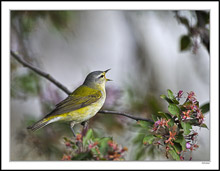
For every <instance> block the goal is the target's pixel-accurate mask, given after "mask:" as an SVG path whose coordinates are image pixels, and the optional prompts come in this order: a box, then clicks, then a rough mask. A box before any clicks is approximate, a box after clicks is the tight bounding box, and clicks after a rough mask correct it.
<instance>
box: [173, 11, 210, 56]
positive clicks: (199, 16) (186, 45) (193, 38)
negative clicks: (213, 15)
mask: <svg viewBox="0 0 220 171" xmlns="http://www.w3.org/2000/svg"><path fill="white" fill-rule="evenodd" d="M191 13H192V15H194V16H195V18H196V20H197V22H196V24H195V25H194V26H192V24H191V23H190V22H189V20H188V19H187V18H186V17H185V16H181V15H180V14H179V12H176V18H177V20H178V21H179V22H180V23H181V24H183V25H184V26H185V27H186V28H187V32H188V33H187V34H186V35H183V36H181V38H180V50H181V51H185V50H189V49H191V48H192V49H193V52H194V53H196V52H197V49H198V48H199V41H200V40H201V42H202V43H203V44H204V46H205V47H206V49H207V51H208V52H209V51H210V43H209V42H210V38H209V37H210V36H209V27H210V26H209V25H210V11H191Z"/></svg>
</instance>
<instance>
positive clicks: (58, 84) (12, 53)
mask: <svg viewBox="0 0 220 171" xmlns="http://www.w3.org/2000/svg"><path fill="white" fill-rule="evenodd" d="M11 55H12V56H13V57H14V58H15V59H16V60H17V61H18V62H19V63H21V64H22V65H23V66H24V67H27V68H29V69H31V70H33V71H34V72H36V73H37V74H39V75H41V76H42V77H44V78H46V79H48V80H49V81H51V82H52V83H53V84H55V85H56V86H57V87H58V88H60V89H61V90H63V91H64V92H65V93H66V94H68V95H69V94H70V93H71V91H69V90H68V89H67V88H66V87H65V86H64V85H62V84H61V83H60V82H58V81H57V80H55V79H54V78H53V77H52V76H51V75H50V74H48V73H45V72H43V71H41V70H40V69H38V68H36V67H34V66H32V65H31V64H29V63H27V62H26V61H24V60H23V59H22V57H21V56H20V55H19V54H17V53H15V52H14V51H12V50H11ZM98 113H101V114H114V115H121V116H125V117H127V118H130V119H134V120H136V121H139V120H142V121H147V122H152V123H153V121H152V120H150V119H147V118H141V117H136V116H133V115H130V114H127V113H124V112H118V111H109V110H100V111H99V112H98Z"/></svg>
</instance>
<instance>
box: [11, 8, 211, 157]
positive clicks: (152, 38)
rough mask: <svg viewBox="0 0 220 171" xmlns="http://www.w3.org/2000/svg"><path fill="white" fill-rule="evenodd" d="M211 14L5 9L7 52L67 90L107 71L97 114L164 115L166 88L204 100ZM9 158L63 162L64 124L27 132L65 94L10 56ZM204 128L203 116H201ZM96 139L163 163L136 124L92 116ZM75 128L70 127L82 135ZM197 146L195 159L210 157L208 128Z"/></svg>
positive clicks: (201, 131)
mask: <svg viewBox="0 0 220 171" xmlns="http://www.w3.org/2000/svg"><path fill="white" fill-rule="evenodd" d="M209 27H210V25H209V11H141V10H140V11H108V10H105V11H96V10H92V11H89V10H88V11H11V27H10V28H11V44H10V46H11V50H13V51H16V52H17V53H19V54H20V55H21V56H22V57H23V59H24V60H26V61H27V62H29V63H31V64H32V65H34V66H36V67H38V68H40V69H41V70H42V71H45V72H47V73H49V74H50V75H52V76H53V77H54V78H55V79H56V80H58V81H59V82H61V83H62V84H63V85H64V86H66V87H67V88H68V89H69V90H71V91H73V90H74V89H75V88H77V87H78V86H79V85H81V84H82V83H83V81H84V79H85V77H86V75H87V74H88V73H90V72H92V71H96V70H106V69H109V68H111V70H110V71H109V72H108V74H107V77H108V78H110V79H112V80H113V81H112V82H108V83H107V99H106V102H105V105H104V107H103V109H109V110H116V111H121V112H128V113H130V114H132V115H135V116H141V117H145V118H151V114H152V113H155V112H157V111H164V110H165V111H166V110H167V104H166V103H165V102H164V101H163V100H162V99H160V95H161V94H165V93H166V91H167V89H171V90H172V91H173V92H174V93H177V92H178V91H179V90H183V91H184V92H185V94H184V96H187V94H186V92H190V91H194V92H195V94H196V97H197V99H198V101H199V102H200V104H201V105H202V104H204V103H207V102H209V100H210V99H209V78H210V77H209V76H210V72H209V58H210V54H209ZM10 74H11V83H10V86H11V101H10V111H11V113H10V119H11V125H10V133H11V139H10V153H11V154H10V159H11V160H12V161H18V160H19V161H23V160H61V158H62V156H63V153H64V151H65V146H64V145H63V137H64V136H67V137H71V136H72V132H71V130H70V129H69V125H68V124H65V123H55V124H51V125H49V126H47V127H45V128H44V129H42V130H39V131H37V132H35V133H30V132H27V130H26V127H27V126H29V125H31V124H32V123H33V122H34V121H37V120H39V119H40V118H42V117H43V116H44V115H46V114H47V113H48V112H49V111H50V110H52V109H53V107H54V106H55V104H56V103H58V102H60V101H61V100H63V99H64V98H66V97H67V95H66V94H65V93H64V92H63V91H62V90H60V89H59V88H57V87H56V86H55V85H54V84H52V83H51V82H49V81H48V80H46V79H45V78H43V77H41V76H39V75H37V74H36V73H34V72H32V71H30V70H29V69H28V68H25V67H23V66H22V65H21V64H20V63H18V62H17V61H16V60H15V59H14V58H13V57H11V72H10ZM205 124H206V125H207V126H208V127H209V128H210V125H209V113H208V114H206V115H205ZM89 127H90V128H92V129H93V130H94V131H95V132H96V134H97V135H100V136H111V137H113V139H114V140H115V141H116V142H117V143H118V144H122V145H123V146H126V147H127V148H128V151H127V154H126V156H125V159H126V160H167V159H166V157H165V155H164V153H161V152H160V151H159V150H158V149H156V148H154V147H152V146H143V144H142V139H143V136H144V133H143V132H142V131H141V128H140V127H138V126H137V124H136V121H135V120H131V119H129V118H125V117H123V116H116V115H107V114H106V115H105V114H97V115H96V116H95V117H93V118H92V119H91V120H90V121H89ZM81 128H82V127H81V125H78V126H76V128H75V130H76V131H78V132H80V130H81ZM195 130H196V131H198V133H199V137H198V144H199V146H200V147H199V148H198V149H197V150H196V151H194V152H193V155H192V157H193V158H192V159H193V160H202V161H206V160H210V151H209V150H210V145H209V144H210V142H209V130H208V129H204V128H195Z"/></svg>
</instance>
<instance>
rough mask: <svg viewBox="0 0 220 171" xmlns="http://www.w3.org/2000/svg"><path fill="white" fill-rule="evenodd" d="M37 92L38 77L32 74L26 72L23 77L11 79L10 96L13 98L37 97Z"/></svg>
mask: <svg viewBox="0 0 220 171" xmlns="http://www.w3.org/2000/svg"><path fill="white" fill-rule="evenodd" d="M38 90H39V76H38V75H37V74H36V73H34V72H32V71H27V73H25V74H23V75H16V76H13V80H12V78H11V96H12V97H13V98H18V97H21V95H22V97H23V98H25V97H30V96H36V95H38Z"/></svg>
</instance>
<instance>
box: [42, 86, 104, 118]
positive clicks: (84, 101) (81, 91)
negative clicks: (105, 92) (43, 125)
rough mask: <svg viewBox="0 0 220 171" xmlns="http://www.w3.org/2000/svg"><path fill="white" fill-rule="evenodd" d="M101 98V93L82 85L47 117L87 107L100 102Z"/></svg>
mask: <svg viewBox="0 0 220 171" xmlns="http://www.w3.org/2000/svg"><path fill="white" fill-rule="evenodd" d="M101 96H102V93H101V91H99V90H95V89H92V88H89V87H87V86H84V85H82V86H80V87H78V88H77V89H76V90H75V91H74V92H73V93H71V94H70V95H69V96H68V97H67V98H66V99H64V100H63V101H61V102H60V103H58V104H57V105H56V108H55V109H54V110H53V111H52V112H50V113H49V114H48V115H47V116H46V117H48V116H52V115H59V114H63V113H67V112H71V111H74V110H77V109H80V108H83V107H86V106H88V105H90V104H92V103H94V102H96V101H98V100H99V99H100V98H101Z"/></svg>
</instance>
